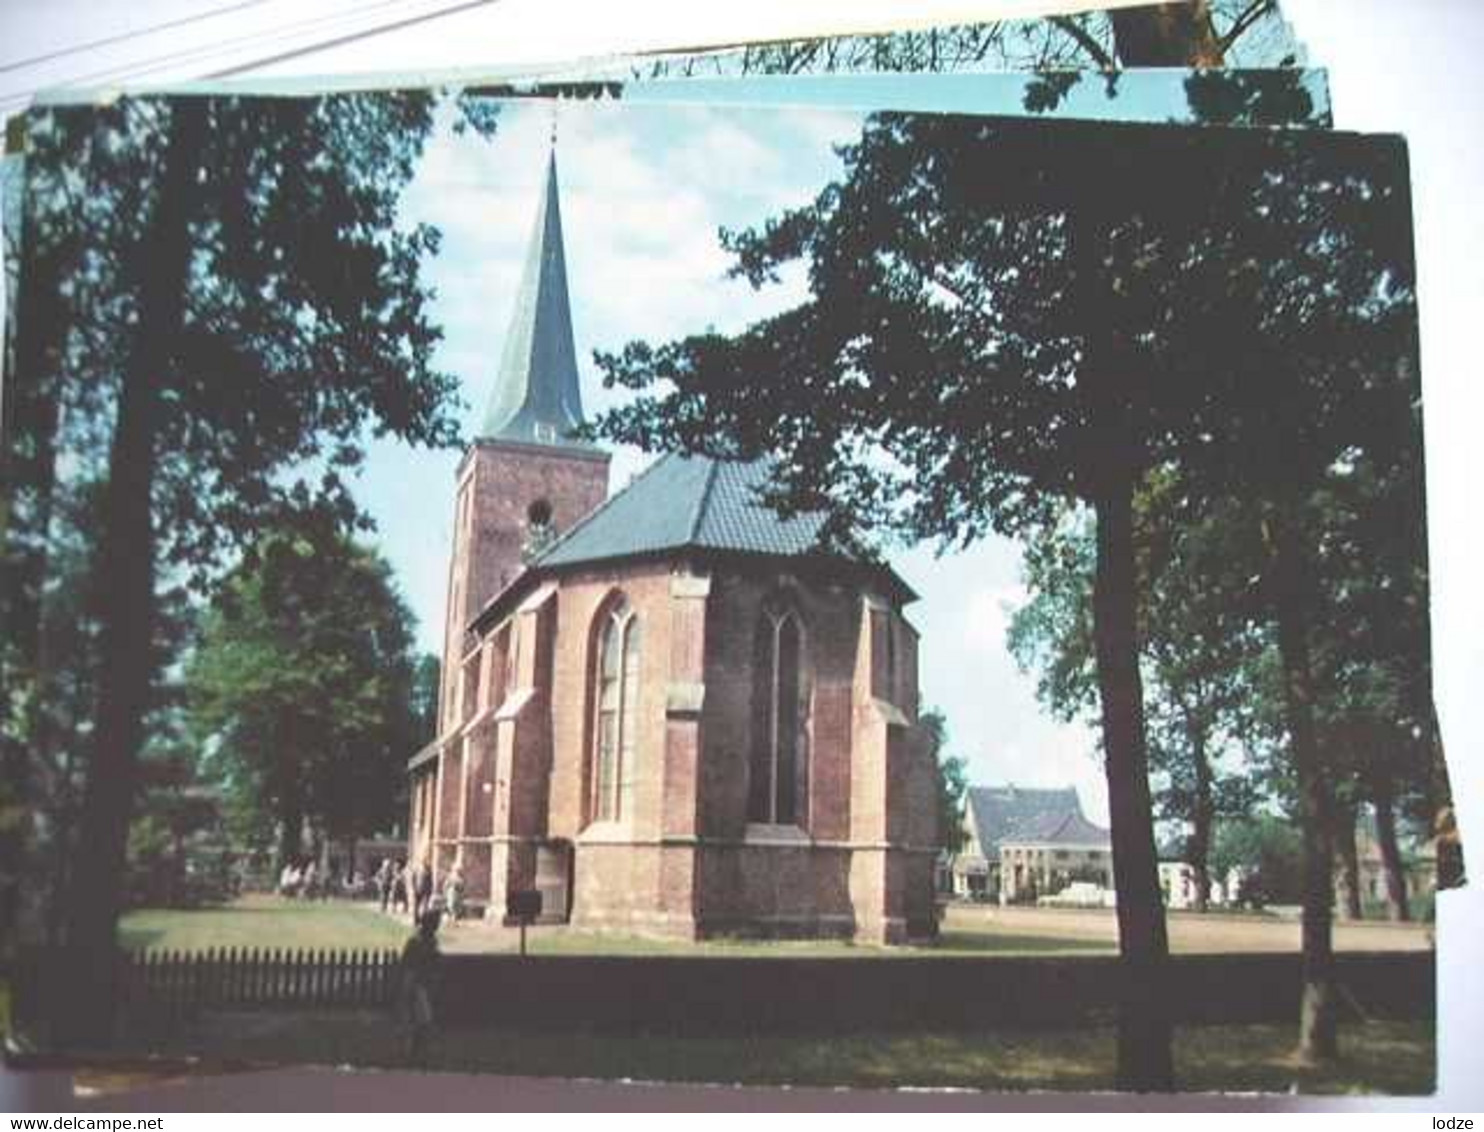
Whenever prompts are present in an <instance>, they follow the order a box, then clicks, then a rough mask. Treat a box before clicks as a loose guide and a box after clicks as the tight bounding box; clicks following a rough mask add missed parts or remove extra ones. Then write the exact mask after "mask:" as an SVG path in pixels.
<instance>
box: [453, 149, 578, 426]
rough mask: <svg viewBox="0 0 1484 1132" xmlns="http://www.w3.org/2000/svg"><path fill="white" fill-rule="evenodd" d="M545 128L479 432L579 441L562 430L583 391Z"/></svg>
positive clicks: (573, 420)
mask: <svg viewBox="0 0 1484 1132" xmlns="http://www.w3.org/2000/svg"><path fill="white" fill-rule="evenodd" d="M552 129H553V138H552V143H553V144H552V150H551V157H550V158H549V160H548V161H547V165H546V191H545V192H544V193H543V194H542V197H541V206H540V208H539V209H538V211H537V213H536V228H535V231H534V232H533V233H532V236H531V247H530V251H529V252H528V253H527V255H526V265H525V270H524V272H523V273H522V275H521V281H520V290H519V291H518V292H517V293H516V297H515V312H514V315H513V317H512V318H511V320H510V330H509V333H508V334H507V335H506V338H505V351H504V354H503V355H502V357H501V359H500V371H499V373H498V374H497V375H496V377H495V390H494V394H493V396H492V397H491V398H490V406H489V411H488V412H487V413H486V414H485V418H484V424H483V427H481V428H480V430H479V435H480V436H481V437H482V438H484V439H487V440H521V441H526V442H527V443H534V444H555V445H564V446H576V445H578V442H577V441H574V440H571V439H568V437H567V434H568V433H569V432H571V430H572V429H574V428H576V427H577V426H578V425H580V424H582V420H583V418H582V395H581V393H580V391H579V389H578V382H577V351H576V348H575V347H574V346H573V344H572V309H571V305H570V303H569V301H568V298H567V260H566V255H565V253H564V251H563V248H562V214H561V208H560V205H559V204H558V202H557V170H556V145H555V125H553V127H552ZM582 446H583V447H585V445H582Z"/></svg>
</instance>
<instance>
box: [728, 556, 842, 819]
mask: <svg viewBox="0 0 1484 1132" xmlns="http://www.w3.org/2000/svg"><path fill="white" fill-rule="evenodd" d="M770 599H771V600H775V601H777V600H784V601H786V602H787V603H788V604H790V605H791V606H792V607H793V608H794V609H795V610H796V611H797V613H798V614H799V617H800V618H801V620H802V622H803V628H804V652H805V658H806V666H807V671H808V673H809V676H808V681H809V696H808V708H807V711H808V718H807V723H806V733H807V735H808V743H807V751H808V758H809V769H810V774H809V792H808V810H807V812H806V814H805V816H804V818H803V821H802V822H801V823H800V824H801V826H803V827H806V828H807V830H808V832H809V833H811V834H812V835H813V836H815V837H817V838H823V839H838V838H840V837H843V836H844V835H845V833H846V831H847V829H848V822H849V816H848V812H849V797H848V792H847V791H846V790H843V789H840V787H841V786H842V785H844V784H845V783H846V782H848V780H849V774H850V768H849V762H850V735H849V733H848V730H847V729H846V727H845V726H844V722H845V717H846V712H847V711H848V708H847V707H846V705H847V704H848V702H849V698H850V686H851V681H852V678H853V673H854V669H855V648H856V622H857V617H858V613H857V608H856V606H857V602H856V599H855V596H854V594H853V591H852V590H851V589H850V588H848V587H845V586H829V585H820V584H817V583H814V582H812V581H805V580H802V579H799V578H797V577H790V576H789V575H787V574H780V573H779V572H778V571H777V570H776V568H775V569H769V570H748V569H742V568H737V567H731V566H728V567H723V568H718V569H717V570H716V571H715V572H714V573H713V575H712V589H711V600H710V602H709V604H708V610H707V627H706V639H707V657H706V706H705V712H704V727H705V734H706V750H705V757H704V759H703V760H702V762H703V769H702V781H703V784H704V786H703V788H704V791H705V793H704V798H703V802H702V807H701V817H700V822H701V829H702V831H703V833H704V834H705V835H706V836H708V837H719V838H730V839H740V838H742V837H743V836H744V834H745V833H746V828H747V800H748V787H749V777H750V774H749V772H750V761H751V752H752V745H753V727H754V708H753V696H754V677H753V653H754V648H755V644H756V634H757V631H758V626H759V623H760V620H761V618H762V616H763V610H764V606H765V604H766V603H767V602H768V601H769V600H770Z"/></svg>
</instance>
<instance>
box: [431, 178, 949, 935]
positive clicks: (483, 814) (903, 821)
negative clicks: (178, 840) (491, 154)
mask: <svg viewBox="0 0 1484 1132" xmlns="http://www.w3.org/2000/svg"><path fill="white" fill-rule="evenodd" d="M565 272H566V252H565V248H564V246H563V243H562V230H561V220H560V201H559V194H558V191H557V172H556V163H555V158H554V157H553V159H552V161H551V162H550V163H549V165H548V170H547V181H546V188H545V192H544V194H543V197H542V201H541V204H540V208H539V210H538V216H537V221H536V226H535V232H534V234H533V237H532V245H531V251H530V254H529V256H528V257H527V260H526V265H525V276H524V278H523V281H522V284H521V288H520V292H519V296H518V299H517V303H516V309H515V313H514V316H513V320H512V325H511V329H510V331H509V334H508V335H507V338H506V341H505V347H504V350H503V353H502V356H501V362H500V366H499V368H498V370H497V378H496V388H495V391H494V396H493V398H492V401H491V404H490V409H489V412H488V414H487V415H486V417H485V420H484V424H483V427H482V428H481V430H480V435H479V436H478V438H476V439H475V441H474V442H473V443H472V444H471V446H470V448H469V450H468V452H467V453H466V454H465V456H464V459H463V461H462V463H461V465H460V467H459V471H458V476H457V482H456V486H455V502H454V515H455V526H454V539H453V546H452V548H451V562H450V569H449V590H448V595H449V596H448V615H447V621H446V624H445V647H444V655H443V673H442V686H441V691H440V702H439V728H438V737H437V738H436V739H435V740H434V742H432V743H431V744H429V746H428V747H427V748H425V749H424V750H422V751H420V752H418V753H417V754H416V755H415V756H414V757H413V758H412V759H411V760H410V762H409V765H408V771H409V774H410V776H411V791H410V793H411V811H412V812H411V822H410V829H411V834H410V838H411V841H410V844H409V855H410V857H411V858H412V859H414V860H417V861H419V862H421V863H425V864H427V865H428V866H429V867H431V868H432V869H433V870H434V871H435V873H436V874H444V873H447V872H448V871H449V870H451V869H453V868H455V867H457V868H458V869H459V870H460V873H461V875H462V877H463V881H464V891H465V896H466V900H467V902H468V903H470V904H471V905H474V906H477V907H482V908H484V909H485V910H486V913H487V914H493V915H496V916H498V915H500V914H502V913H503V912H504V911H505V910H506V907H507V901H508V899H509V898H510V897H511V896H512V895H514V894H516V893H528V892H532V891H535V892H539V893H540V894H541V905H542V915H543V917H544V918H546V919H549V920H559V921H569V922H571V923H572V924H574V925H577V926H579V927H584V928H588V929H592V930H599V931H617V932H624V933H641V934H654V935H664V936H674V937H681V938H699V937H705V936H714V935H720V934H733V933H740V934H749V935H778V936H784V935H786V936H845V937H851V938H855V939H858V940H864V941H872V942H882V943H894V942H899V941H903V940H907V939H909V938H915V937H923V936H926V935H929V934H931V933H932V932H933V931H934V930H935V923H936V920H935V913H936V909H935V907H934V903H933V890H932V871H933V863H934V858H935V855H936V850H937V829H936V815H937V809H936V768H935V765H934V760H933V757H932V753H931V749H930V747H929V745H928V742H927V736H926V734H925V732H924V730H923V729H922V728H921V727H920V726H919V725H918V722H917V711H918V691H917V634H916V632H915V630H914V629H913V628H912V626H911V624H910V623H909V622H908V620H907V618H906V616H905V612H904V610H905V607H906V606H907V605H908V604H910V603H911V602H912V601H913V600H914V599H915V595H914V594H913V593H912V591H911V589H910V588H909V587H908V586H907V584H906V583H905V582H903V581H902V579H901V578H900V577H899V576H898V575H897V574H896V572H895V571H893V570H892V569H891V568H890V567H889V566H887V565H885V564H883V563H880V562H876V561H870V560H865V559H861V558H858V557H856V556H853V555H851V554H848V553H842V552H839V551H836V550H832V549H829V548H827V547H824V546H822V545H821V544H820V537H819V536H820V531H821V528H822V521H821V519H820V517H819V516H817V515H797V516H793V517H790V518H782V517H780V516H779V515H778V514H777V513H776V512H775V511H774V510H773V509H771V508H770V507H768V506H767V505H766V503H765V502H764V501H763V498H762V494H763V492H764V490H765V488H766V487H767V485H768V483H769V481H770V478H771V475H772V469H771V466H770V465H769V463H768V462H767V461H754V462H738V461H728V460H719V459H713V458H709V457H705V456H686V455H679V454H674V455H668V456H664V457H661V458H660V459H658V460H656V461H655V462H654V463H653V464H652V465H651V466H650V467H649V469H648V470H647V471H645V472H644V473H643V474H641V475H640V476H638V477H637V478H635V479H634V480H633V481H632V482H631V483H630V484H629V485H628V486H627V487H626V488H624V489H623V490H621V491H619V492H617V493H616V494H613V495H612V496H609V494H608V465H609V457H608V454H607V453H606V452H605V451H603V450H602V449H601V448H600V447H597V446H595V445H592V444H590V443H587V442H584V441H581V440H579V439H577V438H575V437H574V436H573V435H572V433H573V430H574V429H576V428H577V427H578V426H579V425H580V424H581V423H582V420H583V416H582V402H581V396H580V381H579V377H578V373H577V368H576V360H575V357H576V355H575V350H574V349H573V346H572V311H571V309H570V305H569V302H568V295H567V286H566V278H565Z"/></svg>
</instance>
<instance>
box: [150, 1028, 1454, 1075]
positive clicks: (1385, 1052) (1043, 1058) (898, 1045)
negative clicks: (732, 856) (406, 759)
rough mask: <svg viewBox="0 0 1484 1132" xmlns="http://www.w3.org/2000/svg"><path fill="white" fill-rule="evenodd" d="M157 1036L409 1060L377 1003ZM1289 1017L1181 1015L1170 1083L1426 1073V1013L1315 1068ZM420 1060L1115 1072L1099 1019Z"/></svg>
mask: <svg viewBox="0 0 1484 1132" xmlns="http://www.w3.org/2000/svg"><path fill="white" fill-rule="evenodd" d="M207 1025H208V1026H209V1030H208V1029H200V1030H197V1031H196V1032H195V1033H192V1034H182V1035H180V1036H178V1037H176V1038H174V1039H171V1040H170V1041H169V1043H168V1044H167V1045H166V1046H164V1047H161V1048H160V1050H159V1052H161V1053H163V1054H165V1055H167V1056H169V1055H175V1056H187V1055H189V1056H200V1057H204V1058H205V1059H206V1061H205V1064H204V1065H203V1066H202V1068H203V1069H207V1068H209V1067H210V1065H211V1063H212V1062H215V1063H217V1064H219V1065H221V1064H235V1065H239V1066H240V1065H243V1064H297V1063H309V1064H330V1065H351V1066H360V1067H368V1068H390V1067H395V1066H405V1063H404V1062H403V1061H402V1060H401V1058H400V1055H399V1052H398V1040H397V1033H396V1031H395V1028H394V1027H393V1026H392V1024H391V1023H390V1022H389V1021H388V1020H387V1019H386V1018H385V1016H380V1015H370V1014H364V1015H339V1016H334V1015H329V1014H321V1015H314V1016H308V1015H289V1016H285V1015H266V1014H236V1015H231V1016H228V1017H223V1018H220V1019H217V1020H215V1021H214V1022H212V1023H209V1024H207ZM1295 1039H1296V1033H1295V1028H1294V1027H1292V1026H1279V1025H1262V1026H1250V1025H1249V1026H1210V1027H1184V1028H1182V1029H1181V1030H1180V1031H1179V1034H1178V1037H1177V1040H1176V1059H1177V1071H1178V1074H1179V1083H1180V1088H1181V1089H1182V1090H1184V1091H1192V1092H1201V1091H1214V1090H1227V1091H1234V1090H1235V1091H1261V1092H1286V1091H1288V1090H1290V1089H1292V1088H1297V1089H1298V1090H1299V1091H1301V1092H1311V1093H1383V1094H1419V1093H1427V1092H1430V1091H1431V1090H1432V1088H1433V1079H1434V1043H1433V1030H1432V1025H1431V1024H1430V1023H1425V1022H1415V1023H1412V1022H1370V1023H1365V1024H1355V1025H1351V1026H1347V1027H1345V1028H1344V1029H1343V1031H1342V1038H1341V1044H1342V1057H1341V1059H1340V1061H1339V1062H1337V1063H1336V1064H1335V1065H1334V1066H1333V1067H1332V1068H1330V1069H1328V1070H1325V1071H1323V1072H1317V1071H1314V1070H1306V1069H1301V1068H1298V1067H1296V1066H1295V1065H1294V1064H1293V1063H1292V1062H1291V1059H1290V1054H1291V1051H1292V1049H1293V1045H1294V1042H1295ZM424 1067H425V1068H429V1069H436V1070H451V1071H460V1072H487V1073H503V1074H514V1075H523V1076H562V1077H587V1078H597V1079H622V1078H628V1079H635V1080H650V1081H670V1082H697V1081H702V1082H721V1083H734V1082H735V1083H744V1084H784V1083H789V1084H795V1085H818V1086H851V1087H856V1088H873V1087H874V1088H888V1087H898V1086H903V1085H913V1086H933V1087H960V1088H978V1089H991V1090H1026V1089H1050V1090H1057V1091H1087V1090H1103V1089H1109V1088H1111V1087H1112V1086H1113V1068H1114V1038H1113V1032H1112V1030H1111V1029H1110V1028H1108V1027H1092V1028H1086V1029H1079V1030H1075V1031H1057V1032H1053V1031H1033V1032H1005V1031H999V1032H982V1033H971V1034H957V1033H927V1034H860V1035H852V1036H848V1037H828V1038H809V1037H791V1038H736V1037H694V1038H670V1037H654V1036H649V1037H634V1036H605V1035H599V1034H580V1033H578V1034H571V1033H563V1034H530V1033H515V1032H512V1031H508V1030H501V1029H496V1028H451V1029H448V1030H446V1031H442V1032H439V1033H437V1034H436V1036H435V1038H434V1042H433V1046H432V1050H431V1054H430V1057H429V1060H428V1062H427V1063H426V1064H425V1066H424Z"/></svg>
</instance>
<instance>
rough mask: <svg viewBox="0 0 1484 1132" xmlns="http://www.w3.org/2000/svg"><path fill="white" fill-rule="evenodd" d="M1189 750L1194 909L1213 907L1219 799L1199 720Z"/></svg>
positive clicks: (1189, 847) (1188, 847) (1192, 730)
mask: <svg viewBox="0 0 1484 1132" xmlns="http://www.w3.org/2000/svg"><path fill="white" fill-rule="evenodd" d="M1190 753H1191V757H1192V758H1193V759H1194V761H1195V805H1194V806H1193V807H1192V809H1191V815H1190V841H1189V842H1188V843H1187V845H1186V856H1187V857H1189V858H1190V867H1191V868H1192V869H1193V870H1195V910H1196V911H1197V912H1206V911H1209V910H1210V907H1211V864H1210V861H1211V827H1212V825H1214V824H1215V822H1214V814H1215V809H1216V803H1215V801H1214V799H1213V798H1212V797H1211V760H1210V758H1209V756H1208V755H1207V754H1206V733H1205V730H1204V729H1203V728H1201V727H1200V726H1199V725H1198V724H1193V725H1192V726H1191V728H1190Z"/></svg>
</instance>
